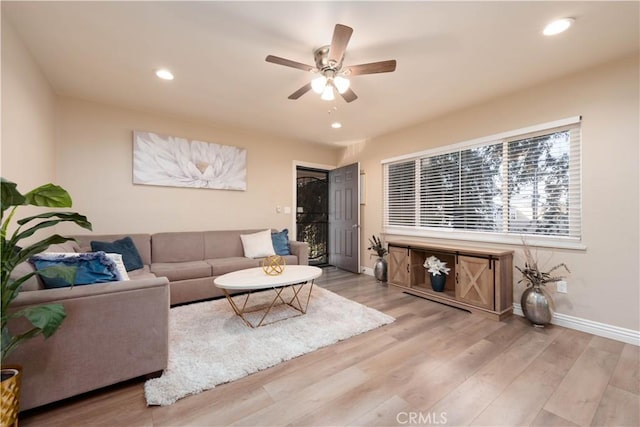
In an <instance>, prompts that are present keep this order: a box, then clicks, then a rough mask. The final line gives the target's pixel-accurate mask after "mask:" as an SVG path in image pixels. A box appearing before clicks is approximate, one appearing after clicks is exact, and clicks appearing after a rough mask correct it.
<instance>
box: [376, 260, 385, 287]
mask: <svg viewBox="0 0 640 427" xmlns="http://www.w3.org/2000/svg"><path fill="white" fill-rule="evenodd" d="M373 275H374V276H375V278H376V279H378V280H379V281H381V282H386V281H387V260H386V259H384V258H378V260H377V261H376V263H375V264H374V266H373Z"/></svg>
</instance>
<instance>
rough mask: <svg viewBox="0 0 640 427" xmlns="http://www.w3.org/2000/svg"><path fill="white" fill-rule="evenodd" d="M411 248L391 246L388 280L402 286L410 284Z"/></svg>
mask: <svg viewBox="0 0 640 427" xmlns="http://www.w3.org/2000/svg"><path fill="white" fill-rule="evenodd" d="M408 252H409V250H408V249H407V248H398V247H396V246H389V257H388V262H389V268H388V275H389V277H388V278H387V281H388V282H389V283H393V284H396V285H400V286H409V273H408V271H407V268H408V266H409V254H408Z"/></svg>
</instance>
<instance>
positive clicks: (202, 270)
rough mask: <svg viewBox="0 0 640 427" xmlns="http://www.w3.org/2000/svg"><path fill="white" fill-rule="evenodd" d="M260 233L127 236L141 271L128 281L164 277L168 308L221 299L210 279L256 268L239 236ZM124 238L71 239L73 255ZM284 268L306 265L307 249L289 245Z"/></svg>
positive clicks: (256, 262)
mask: <svg viewBox="0 0 640 427" xmlns="http://www.w3.org/2000/svg"><path fill="white" fill-rule="evenodd" d="M258 231H262V230H221V231H187V232H173V233H156V234H130V235H129V236H131V238H132V239H133V241H134V243H135V245H136V248H137V249H138V252H140V256H141V257H142V261H143V264H144V267H143V268H142V269H140V270H134V271H130V272H129V277H130V278H131V279H138V278H151V277H166V278H167V279H169V285H170V288H171V305H175V304H182V303H186V302H193V301H198V300H203V299H207V298H214V297H219V296H222V295H223V294H222V292H221V291H220V289H218V288H216V287H215V286H214V284H213V279H215V278H216V277H218V276H221V275H223V274H225V273H229V272H232V271H236V270H241V269H244V268H251V267H259V266H260V265H261V262H262V259H251V258H246V257H245V256H244V250H243V247H242V241H241V239H240V235H241V234H252V233H256V232H258ZM125 236H126V235H124V234H122V235H117V234H110V235H83V236H75V238H76V240H77V242H78V245H79V246H78V248H77V250H76V251H80V252H89V251H91V241H94V240H97V241H108V242H112V241H115V240H119V239H122V238H123V237H125ZM289 248H290V251H291V255H286V256H284V258H285V260H286V262H287V264H300V265H307V264H308V263H309V246H308V245H307V244H306V243H304V242H296V241H289Z"/></svg>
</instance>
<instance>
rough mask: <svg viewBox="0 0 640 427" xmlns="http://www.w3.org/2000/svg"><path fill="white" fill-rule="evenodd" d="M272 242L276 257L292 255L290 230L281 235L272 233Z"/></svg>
mask: <svg viewBox="0 0 640 427" xmlns="http://www.w3.org/2000/svg"><path fill="white" fill-rule="evenodd" d="M271 241H272V242H273V249H274V250H275V251H276V255H291V249H289V230H287V229H286V228H285V229H284V230H282V231H281V232H279V233H271Z"/></svg>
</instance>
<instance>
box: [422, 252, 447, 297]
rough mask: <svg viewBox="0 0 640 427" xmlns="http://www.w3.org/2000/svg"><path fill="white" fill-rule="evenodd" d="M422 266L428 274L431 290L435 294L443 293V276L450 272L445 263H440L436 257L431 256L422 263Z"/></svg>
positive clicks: (444, 278)
mask: <svg viewBox="0 0 640 427" xmlns="http://www.w3.org/2000/svg"><path fill="white" fill-rule="evenodd" d="M423 266H424V268H426V269H427V271H428V272H429V278H430V279H431V289H433V290H434V291H436V292H442V291H444V285H445V283H446V282H447V277H446V276H445V274H449V271H450V270H451V269H450V268H449V267H447V263H446V262H442V261H440V260H439V259H438V258H437V257H435V256H433V255H432V256H430V257H429V258H427V259H426V260H425V261H424V264H423Z"/></svg>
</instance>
